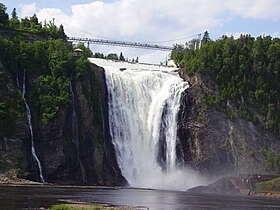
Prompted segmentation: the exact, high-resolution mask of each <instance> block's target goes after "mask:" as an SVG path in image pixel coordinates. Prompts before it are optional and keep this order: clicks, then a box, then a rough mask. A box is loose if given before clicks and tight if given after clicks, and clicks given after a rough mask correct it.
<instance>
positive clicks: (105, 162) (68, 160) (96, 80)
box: [0, 65, 126, 185]
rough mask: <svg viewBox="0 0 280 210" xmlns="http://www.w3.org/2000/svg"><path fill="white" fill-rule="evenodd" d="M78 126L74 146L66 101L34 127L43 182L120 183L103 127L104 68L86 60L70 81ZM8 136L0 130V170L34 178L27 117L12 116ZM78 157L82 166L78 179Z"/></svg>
mask: <svg viewBox="0 0 280 210" xmlns="http://www.w3.org/2000/svg"><path fill="white" fill-rule="evenodd" d="M73 91H74V92H75V95H76V98H75V99H76V100H75V103H76V106H75V108H76V113H77V118H78V119H77V120H78V131H79V151H78V148H77V147H76V145H75V144H74V143H73V141H72V106H71V105H69V106H67V107H65V108H64V109H62V110H60V112H59V114H58V116H57V118H56V119H55V120H54V121H53V122H51V123H48V124H47V125H46V126H43V125H36V126H34V129H33V130H34V142H35V148H36V153H37V156H38V158H39V159H40V161H41V165H42V168H43V175H44V178H45V181H47V182H54V183H61V184H87V185H125V184H126V180H125V179H124V178H123V176H122V175H121V171H120V169H119V167H118V164H117V162H116V157H115V152H114V147H113V144H112V141H111V137H110V132H109V119H108V99H107V88H106V81H105V75H104V69H102V68H100V67H97V66H95V65H91V69H90V71H88V72H86V75H85V76H84V77H83V78H82V79H79V80H78V81H74V82H73ZM17 124H18V125H17V126H16V129H15V130H16V131H15V133H14V134H13V135H12V136H9V137H7V136H4V135H1V134H0V173H4V172H5V171H7V170H10V169H16V170H17V174H18V176H19V177H21V178H27V179H31V180H37V181H39V180H40V179H39V172H38V166H37V164H36V162H35V161H34V160H33V157H32V155H31V145H30V144H31V143H30V133H29V129H28V125H27V122H25V121H24V120H23V121H18V122H17ZM78 152H79V157H80V160H81V162H82V164H83V166H84V168H85V176H86V181H85V182H84V181H83V178H82V174H81V169H80V164H79V160H78Z"/></svg>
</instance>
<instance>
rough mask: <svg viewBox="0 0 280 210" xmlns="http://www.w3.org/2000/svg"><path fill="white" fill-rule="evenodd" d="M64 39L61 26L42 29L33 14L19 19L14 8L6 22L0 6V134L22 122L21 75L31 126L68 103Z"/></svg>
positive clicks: (69, 62)
mask: <svg viewBox="0 0 280 210" xmlns="http://www.w3.org/2000/svg"><path fill="white" fill-rule="evenodd" d="M65 38H66V35H65V33H64V29H63V26H62V25H61V26H60V27H57V26H56V25H54V23H53V22H49V23H45V24H44V26H43V25H42V23H39V22H38V19H37V16H36V14H34V15H33V16H32V17H30V18H27V17H26V18H24V19H21V20H19V19H18V17H17V14H16V9H14V10H13V11H12V17H11V18H10V19H9V16H8V14H7V13H6V7H5V5H3V4H2V3H0V75H1V77H0V134H3V135H9V134H12V133H13V132H14V129H15V124H16V120H17V119H18V118H19V117H21V118H22V119H26V118H25V111H24V104H23V101H22V98H21V90H22V86H23V75H24V73H25V74H26V88H27V95H26V98H27V100H28V102H29V105H30V107H31V111H32V114H33V121H34V122H35V124H36V123H43V124H47V123H48V122H50V121H52V120H54V119H55V117H56V116H57V114H58V113H59V111H60V109H61V108H62V107H65V106H67V105H68V104H69V102H70V97H69V88H70V79H69V78H70V74H71V72H72V70H73V69H74V68H75V66H74V57H73V55H72V48H71V47H69V45H68V43H67V42H66V39H65Z"/></svg>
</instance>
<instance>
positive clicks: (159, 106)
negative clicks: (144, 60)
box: [90, 59, 201, 190]
mask: <svg viewBox="0 0 280 210" xmlns="http://www.w3.org/2000/svg"><path fill="white" fill-rule="evenodd" d="M90 60H91V62H93V63H95V64H97V65H100V66H102V67H103V68H104V69H105V75H106V84H107V90H108V103H109V125H110V133H111V136H112V141H113V144H114V147H115V152H116V157H117V162H118V165H119V167H120V169H121V171H122V174H123V176H124V177H125V178H126V180H127V181H128V183H129V184H130V186H132V187H145V188H156V189H174V190H186V189H188V188H190V187H193V186H196V185H198V183H199V182H200V181H201V180H199V176H197V174H196V173H195V172H193V171H191V170H190V169H187V168H183V167H182V165H181V164H177V162H180V161H181V160H180V161H178V160H177V158H178V157H177V155H176V145H177V144H179V140H178V138H177V115H178V111H179V108H180V100H181V95H182V93H183V92H184V91H185V90H186V89H187V88H188V84H187V83H186V82H184V81H183V80H182V79H181V78H180V77H179V75H178V73H177V72H174V69H170V68H167V67H161V66H153V65H143V64H128V63H125V62H115V63H114V62H112V61H101V60H98V59H90ZM120 67H121V68H120ZM121 70H122V71H121ZM163 144H164V146H163ZM159 148H161V149H162V148H163V150H164V151H163V152H161V153H160V152H159ZM160 156H163V157H160ZM159 159H163V160H165V161H164V162H163V163H160V162H159ZM181 162H182V161H181ZM163 164H164V165H163ZM200 183H201V182H200Z"/></svg>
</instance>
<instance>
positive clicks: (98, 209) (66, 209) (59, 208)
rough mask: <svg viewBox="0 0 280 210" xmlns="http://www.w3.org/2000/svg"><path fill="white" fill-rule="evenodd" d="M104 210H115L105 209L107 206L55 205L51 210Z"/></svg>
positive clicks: (111, 209)
mask: <svg viewBox="0 0 280 210" xmlns="http://www.w3.org/2000/svg"><path fill="white" fill-rule="evenodd" d="M102 209H109V210H114V208H110V207H105V206H92V207H86V208H85V207H76V206H73V205H66V204H61V205H55V206H52V207H51V210H102Z"/></svg>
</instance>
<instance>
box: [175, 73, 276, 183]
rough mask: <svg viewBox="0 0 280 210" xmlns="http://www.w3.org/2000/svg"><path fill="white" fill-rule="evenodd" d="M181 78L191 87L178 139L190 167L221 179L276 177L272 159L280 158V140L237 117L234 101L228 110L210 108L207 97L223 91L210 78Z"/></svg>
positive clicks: (195, 76) (182, 113) (198, 76)
mask: <svg viewBox="0 0 280 210" xmlns="http://www.w3.org/2000/svg"><path fill="white" fill-rule="evenodd" d="M181 76H182V77H183V78H184V79H185V80H186V81H188V82H189V83H190V88H188V89H187V90H186V92H185V94H184V96H183V98H182V104H181V109H180V113H179V123H178V136H179V139H180V142H181V144H182V147H183V150H184V154H185V156H184V160H185V163H186V165H188V166H190V167H193V168H195V169H197V170H199V171H200V172H201V173H202V174H204V175H207V176H210V177H213V178H214V177H217V176H222V175H227V174H238V173H261V174H264V173H275V172H276V171H274V170H273V169H272V168H271V167H269V165H270V163H269V158H270V157H269V156H270V155H271V154H279V152H280V138H279V136H277V135H275V134H273V133H271V132H269V131H266V130H264V129H263V128H262V127H261V126H260V125H255V124H253V123H252V122H250V121H246V120H244V119H242V118H239V117H237V116H238V115H237V111H236V108H235V106H234V103H233V102H232V101H228V102H227V104H226V106H227V109H229V110H230V112H231V113H232V114H233V116H232V117H229V116H228V115H227V114H226V112H225V109H223V108H217V107H207V106H206V103H205V96H209V95H212V96H213V95H218V94H219V88H218V87H217V85H215V83H213V82H212V80H211V79H210V78H209V77H208V76H207V75H206V74H204V75H203V74H200V73H195V74H194V76H192V77H188V76H186V75H184V74H183V73H182V72H181Z"/></svg>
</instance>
